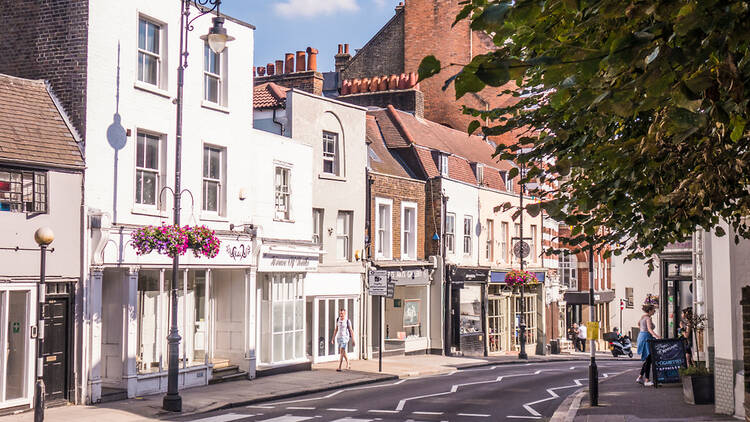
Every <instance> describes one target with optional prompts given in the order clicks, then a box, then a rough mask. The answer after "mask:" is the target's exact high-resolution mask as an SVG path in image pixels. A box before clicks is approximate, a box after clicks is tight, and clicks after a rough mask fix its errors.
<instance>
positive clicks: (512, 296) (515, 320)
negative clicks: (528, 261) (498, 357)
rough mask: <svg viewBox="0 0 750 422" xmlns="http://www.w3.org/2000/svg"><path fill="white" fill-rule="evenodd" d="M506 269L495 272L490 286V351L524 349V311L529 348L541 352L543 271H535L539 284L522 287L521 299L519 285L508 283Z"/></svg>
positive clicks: (497, 352) (488, 323)
mask: <svg viewBox="0 0 750 422" xmlns="http://www.w3.org/2000/svg"><path fill="white" fill-rule="evenodd" d="M506 274H507V271H492V272H491V273H490V283H489V285H488V287H487V292H488V295H487V297H488V300H487V302H488V306H487V309H488V310H487V327H488V332H487V337H488V350H489V352H490V353H493V354H503V353H506V352H517V351H520V349H521V343H520V341H521V337H520V330H521V314H522V313H523V317H524V324H525V325H526V329H525V330H524V334H525V336H526V351H527V353H531V351H533V350H537V351H539V347H538V345H537V343H538V341H539V339H540V335H541V330H543V327H542V325H543V324H542V323H543V321H544V319H543V309H544V302H543V300H544V280H545V273H544V272H535V273H534V275H535V276H536V278H537V280H539V283H538V284H534V285H527V286H523V287H520V288H523V289H524V290H523V299H521V295H520V290H519V289H520V288H519V287H515V288H513V287H510V286H508V285H507V284H505V275H506Z"/></svg>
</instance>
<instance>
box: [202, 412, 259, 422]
mask: <svg viewBox="0 0 750 422" xmlns="http://www.w3.org/2000/svg"><path fill="white" fill-rule="evenodd" d="M253 416H255V415H240V414H237V413H225V414H223V415H216V416H211V417H208V418H203V419H195V420H193V421H191V422H231V421H236V420H237V419H242V418H250V417H253Z"/></svg>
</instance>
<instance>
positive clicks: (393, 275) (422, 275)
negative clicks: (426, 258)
mask: <svg viewBox="0 0 750 422" xmlns="http://www.w3.org/2000/svg"><path fill="white" fill-rule="evenodd" d="M388 277H389V278H390V281H391V282H393V283H396V285H399V286H409V285H412V286H415V285H421V286H424V285H427V284H430V271H429V270H428V269H426V268H417V269H411V270H398V271H393V270H391V271H388Z"/></svg>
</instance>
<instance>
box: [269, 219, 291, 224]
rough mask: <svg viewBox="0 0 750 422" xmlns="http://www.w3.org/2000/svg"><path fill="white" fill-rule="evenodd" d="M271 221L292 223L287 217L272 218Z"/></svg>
mask: <svg viewBox="0 0 750 422" xmlns="http://www.w3.org/2000/svg"><path fill="white" fill-rule="evenodd" d="M273 221H275V222H277V223H294V220H290V219H288V218H274V219H273Z"/></svg>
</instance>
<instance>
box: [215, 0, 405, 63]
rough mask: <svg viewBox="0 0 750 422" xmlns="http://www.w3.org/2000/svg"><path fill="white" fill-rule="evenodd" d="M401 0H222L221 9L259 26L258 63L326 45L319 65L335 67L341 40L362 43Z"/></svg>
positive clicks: (353, 44) (358, 45)
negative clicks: (334, 62)
mask: <svg viewBox="0 0 750 422" xmlns="http://www.w3.org/2000/svg"><path fill="white" fill-rule="evenodd" d="M398 2H399V0H222V2H221V11H222V13H226V14H227V15H229V16H232V17H234V18H237V19H240V20H243V21H245V22H248V23H251V24H253V25H255V27H256V30H255V59H254V63H255V66H256V67H257V66H265V65H266V64H267V63H273V62H275V61H276V60H283V59H284V53H294V52H295V51H297V50H305V49H306V48H307V47H313V48H317V49H318V50H320V54H319V55H318V70H319V71H322V72H326V71H331V70H333V56H334V55H335V54H336V53H337V49H338V45H339V44H346V43H348V44H349V53H350V54H352V55H354V52H355V49H358V48H361V47H362V46H363V45H364V44H365V43H366V42H367V41H368V40H369V39H370V38H371V37H372V36H373V35H375V33H377V32H378V31H379V30H380V28H381V27H382V26H383V25H385V24H386V22H388V20H390V19H391V18H392V17H393V15H394V8H395V7H396V5H397V4H398Z"/></svg>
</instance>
